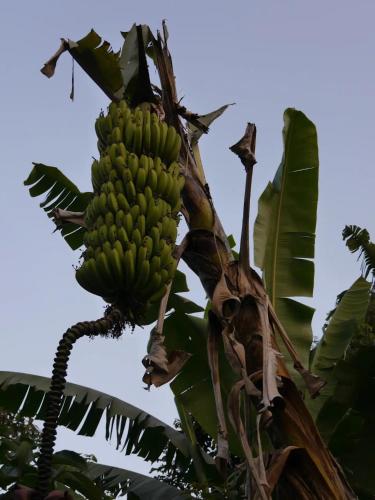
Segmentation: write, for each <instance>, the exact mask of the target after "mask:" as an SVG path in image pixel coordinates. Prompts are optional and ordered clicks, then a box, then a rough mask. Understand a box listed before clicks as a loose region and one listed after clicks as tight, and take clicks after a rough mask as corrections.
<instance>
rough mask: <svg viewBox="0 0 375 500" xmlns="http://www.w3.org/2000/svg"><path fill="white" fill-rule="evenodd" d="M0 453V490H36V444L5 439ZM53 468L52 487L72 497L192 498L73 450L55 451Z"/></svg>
mask: <svg viewBox="0 0 375 500" xmlns="http://www.w3.org/2000/svg"><path fill="white" fill-rule="evenodd" d="M25 445H28V450H29V449H30V450H31V451H32V453H28V454H25V451H24V449H25ZM0 450H1V451H4V453H2V454H1V456H0V487H1V488H2V489H4V490H6V489H8V488H9V487H10V486H12V485H13V484H15V483H17V484H22V485H24V486H28V487H30V488H35V486H36V484H37V468H36V466H35V465H34V464H35V457H36V455H37V451H38V450H37V443H31V442H30V441H29V442H26V441H21V442H18V441H17V439H16V438H14V439H12V440H10V439H5V440H4V439H2V441H1V445H0ZM52 468H53V485H51V487H52V488H57V489H61V490H66V489H68V490H69V492H70V494H71V495H72V496H73V498H88V499H90V500H103V499H104V498H106V499H108V500H109V499H110V498H117V497H118V496H119V495H128V496H127V498H129V499H131V498H134V499H137V500H148V499H149V498H155V499H156V500H157V499H166V500H169V499H170V500H174V499H181V498H190V496H188V495H184V494H183V493H182V492H181V491H180V490H178V489H177V488H175V487H173V486H170V485H169V484H166V483H163V482H161V481H158V480H157V479H154V478H152V477H149V476H145V475H143V474H139V473H137V472H134V471H131V470H128V469H122V468H118V467H112V466H110V465H104V464H100V463H97V462H93V461H91V460H90V459H87V458H86V457H84V456H82V455H80V454H78V453H76V452H74V451H70V450H61V451H58V452H56V453H55V454H54V455H53V458H52ZM109 495H110V496H109ZM5 498H7V497H6V496H5Z"/></svg>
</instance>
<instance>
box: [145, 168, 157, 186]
mask: <svg viewBox="0 0 375 500" xmlns="http://www.w3.org/2000/svg"><path fill="white" fill-rule="evenodd" d="M157 185H158V175H157V173H156V170H155V169H154V168H150V170H149V171H148V175H147V186H149V188H150V189H151V191H152V192H156V188H157Z"/></svg>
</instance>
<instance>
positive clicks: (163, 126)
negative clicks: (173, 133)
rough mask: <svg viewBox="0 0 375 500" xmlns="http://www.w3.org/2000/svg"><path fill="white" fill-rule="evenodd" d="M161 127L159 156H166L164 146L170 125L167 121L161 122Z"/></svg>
mask: <svg viewBox="0 0 375 500" xmlns="http://www.w3.org/2000/svg"><path fill="white" fill-rule="evenodd" d="M159 129H160V142H159V156H160V157H161V158H164V148H165V143H166V139H167V134H168V125H167V124H166V123H165V122H159Z"/></svg>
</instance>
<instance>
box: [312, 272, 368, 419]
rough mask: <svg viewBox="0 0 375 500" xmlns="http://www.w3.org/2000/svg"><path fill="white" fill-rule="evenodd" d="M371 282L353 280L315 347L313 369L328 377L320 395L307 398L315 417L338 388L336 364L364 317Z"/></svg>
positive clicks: (343, 354) (360, 279)
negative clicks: (311, 398)
mask: <svg viewBox="0 0 375 500" xmlns="http://www.w3.org/2000/svg"><path fill="white" fill-rule="evenodd" d="M370 286H371V285H370V283H369V282H368V281H366V280H365V279H364V278H362V277H360V278H358V279H357V280H356V281H355V282H354V283H353V285H352V286H351V287H350V288H349V290H347V292H346V293H345V294H344V296H343V297H342V299H341V301H340V303H339V304H338V306H337V308H336V310H335V312H334V313H333V315H332V316H331V319H330V321H329V323H328V326H327V328H326V330H325V332H324V334H323V336H322V338H321V339H320V341H319V343H318V345H317V347H316V349H315V352H314V356H313V361H312V365H311V369H312V371H313V373H316V374H317V375H319V376H321V377H322V378H323V379H324V380H326V382H327V384H326V386H325V387H324V388H323V389H322V391H321V393H320V396H319V397H317V398H316V399H313V400H308V401H306V404H307V405H308V408H309V410H310V412H311V413H312V415H313V416H314V417H318V414H319V412H320V410H321V408H322V407H323V405H324V404H325V402H326V401H327V399H328V398H330V397H331V396H332V394H333V393H334V391H335V388H336V386H337V383H338V381H337V378H336V377H335V367H336V365H337V363H338V362H339V361H340V360H342V359H343V358H344V357H345V352H346V350H347V348H348V346H349V344H350V341H351V340H352V338H353V335H355V333H356V332H357V331H358V328H359V327H360V325H361V323H363V322H364V320H365V317H366V312H367V308H368V304H369V298H370V296H369V291H370Z"/></svg>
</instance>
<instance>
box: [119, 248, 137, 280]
mask: <svg viewBox="0 0 375 500" xmlns="http://www.w3.org/2000/svg"><path fill="white" fill-rule="evenodd" d="M122 262H123V264H124V266H123V267H124V274H125V283H126V288H127V289H130V287H131V286H132V284H133V281H134V276H135V258H134V254H133V252H132V250H131V249H129V250H126V251H125V253H124V257H123V259H122Z"/></svg>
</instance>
